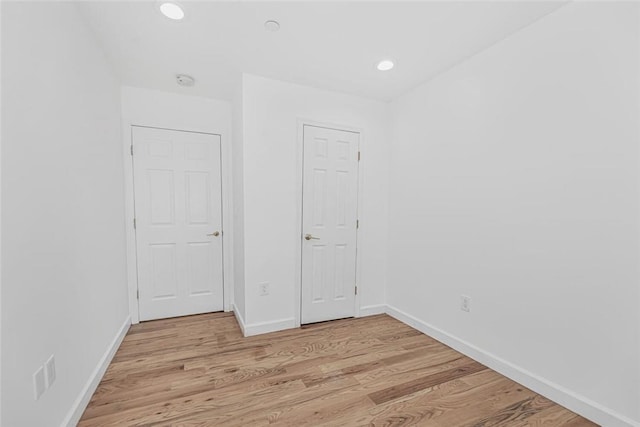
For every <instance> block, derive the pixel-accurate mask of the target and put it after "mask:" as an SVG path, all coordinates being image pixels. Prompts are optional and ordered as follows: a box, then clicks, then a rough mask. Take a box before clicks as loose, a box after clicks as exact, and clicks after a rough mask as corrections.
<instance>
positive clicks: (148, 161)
mask: <svg viewBox="0 0 640 427" xmlns="http://www.w3.org/2000/svg"><path fill="white" fill-rule="evenodd" d="M132 138H133V150H134V151H133V154H134V155H133V169H134V190H135V216H136V246H137V261H138V265H137V270H138V291H139V295H138V303H139V309H140V320H150V319H158V318H166V317H174V316H184V315H189V314H196V313H205V312H211V311H219V310H222V309H223V294H222V292H223V282H222V214H221V204H222V203H221V175H220V167H221V166H220V136H219V135H211V134H204V133H197V132H184V131H174V130H166V129H156V128H146V127H137V126H134V127H132Z"/></svg>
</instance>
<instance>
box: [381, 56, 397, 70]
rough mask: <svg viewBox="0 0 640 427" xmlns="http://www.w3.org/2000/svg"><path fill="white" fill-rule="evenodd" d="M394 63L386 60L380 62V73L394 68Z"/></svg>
mask: <svg viewBox="0 0 640 427" xmlns="http://www.w3.org/2000/svg"><path fill="white" fill-rule="evenodd" d="M393 65H394V64H393V61H390V60H388V59H385V60H383V61H380V62H378V70H380V71H389V70H390V69H392V68H393Z"/></svg>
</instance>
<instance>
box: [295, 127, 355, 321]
mask: <svg viewBox="0 0 640 427" xmlns="http://www.w3.org/2000/svg"><path fill="white" fill-rule="evenodd" d="M305 125H306V126H316V127H321V128H328V129H333V130H339V131H340V130H341V131H346V132H355V133H357V134H359V135H360V139H359V141H358V144H359V151H360V153H361V159H360V162H359V164H358V193H357V197H358V200H357V206H358V221H359V227H358V229H357V231H356V285H357V287H358V293H357V294H356V297H355V302H354V304H355V307H354V315H355V317H360V295H361V294H362V290H363V286H362V283H361V280H360V278H361V277H362V247H363V245H362V236H363V234H364V233H363V231H364V230H365V229H366V222H364V221H363V217H364V212H363V208H362V207H363V203H362V199H363V194H364V192H363V189H364V179H363V178H364V173H363V172H364V159H366V155H365V153H364V148H365V147H366V145H365V144H364V132H363V130H362V129H361V128H357V127H353V126H348V125H341V124H335V123H326V122H318V121H315V120H310V119H304V118H298V137H297V144H296V176H295V182H296V206H297V210H296V236H295V239H296V246H295V248H296V271H295V277H294V283H295V284H296V285H295V286H294V287H293V289H294V291H293V307H294V312H295V313H294V327H295V328H297V327H300V319H301V316H302V232H303V230H302V192H303V186H302V181H303V174H304V156H303V147H304V127H305Z"/></svg>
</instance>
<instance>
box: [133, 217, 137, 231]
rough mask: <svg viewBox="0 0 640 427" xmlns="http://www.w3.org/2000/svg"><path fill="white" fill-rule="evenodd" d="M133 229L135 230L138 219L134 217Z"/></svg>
mask: <svg viewBox="0 0 640 427" xmlns="http://www.w3.org/2000/svg"><path fill="white" fill-rule="evenodd" d="M133 229H134V230H135V229H136V219H135V218H133Z"/></svg>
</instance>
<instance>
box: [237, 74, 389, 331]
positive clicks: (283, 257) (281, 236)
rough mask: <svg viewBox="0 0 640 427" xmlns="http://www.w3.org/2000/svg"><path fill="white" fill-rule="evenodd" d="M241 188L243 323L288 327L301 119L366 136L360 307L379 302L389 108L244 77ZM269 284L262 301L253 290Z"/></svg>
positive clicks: (382, 277)
mask: <svg viewBox="0 0 640 427" xmlns="http://www.w3.org/2000/svg"><path fill="white" fill-rule="evenodd" d="M242 92H243V99H242V103H243V105H242V112H243V117H242V119H243V135H242V136H243V138H242V141H243V143H242V149H243V153H242V156H243V171H242V177H243V190H244V195H243V196H244V197H243V199H244V273H245V277H244V279H245V314H246V316H245V321H246V322H247V324H249V325H260V324H264V323H269V322H276V324H277V325H281V327H286V325H287V324H290V323H289V320H292V319H294V317H295V311H297V310H299V306H298V305H297V304H295V303H294V300H293V295H294V293H295V289H294V287H296V286H298V287H299V283H300V282H299V276H297V273H296V263H297V262H299V259H300V254H299V252H298V250H299V242H300V238H301V237H300V230H299V229H297V220H298V216H297V215H298V212H299V210H300V194H299V192H300V191H299V187H298V184H299V181H298V179H299V176H300V173H301V171H300V170H298V167H299V165H300V163H298V161H299V159H298V156H299V155H300V152H299V147H298V144H299V140H298V120H299V119H310V120H314V121H317V122H323V123H330V124H342V125H345V126H351V127H357V128H361V129H362V130H363V135H362V140H361V150H362V153H363V160H362V163H361V167H362V168H364V172H363V176H364V178H363V180H362V182H361V185H362V186H363V200H362V205H361V206H362V207H363V209H362V212H360V217H361V223H360V233H361V237H362V240H361V241H360V242H361V245H360V247H358V251H359V252H360V253H361V256H362V270H361V271H362V273H363V275H362V278H361V283H359V290H360V292H361V293H360V303H361V306H372V305H377V304H383V303H384V288H385V280H386V259H387V249H386V242H387V227H388V217H387V203H386V202H387V193H388V192H387V183H388V166H389V161H388V144H387V142H388V138H387V136H388V135H387V132H388V131H387V130H388V114H387V113H388V110H387V108H388V106H387V105H386V104H385V103H382V102H379V101H372V100H367V99H364V98H358V97H354V96H350V95H343V94H338V93H334V92H328V91H323V90H318V89H314V88H310V87H305V86H300V85H296V84H290V83H284V82H281V81H276V80H271V79H266V78H262V77H257V76H253V75H246V74H245V75H244V76H243V88H242ZM261 282H269V284H270V294H269V295H268V296H260V295H259V291H258V284H259V283H261Z"/></svg>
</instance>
